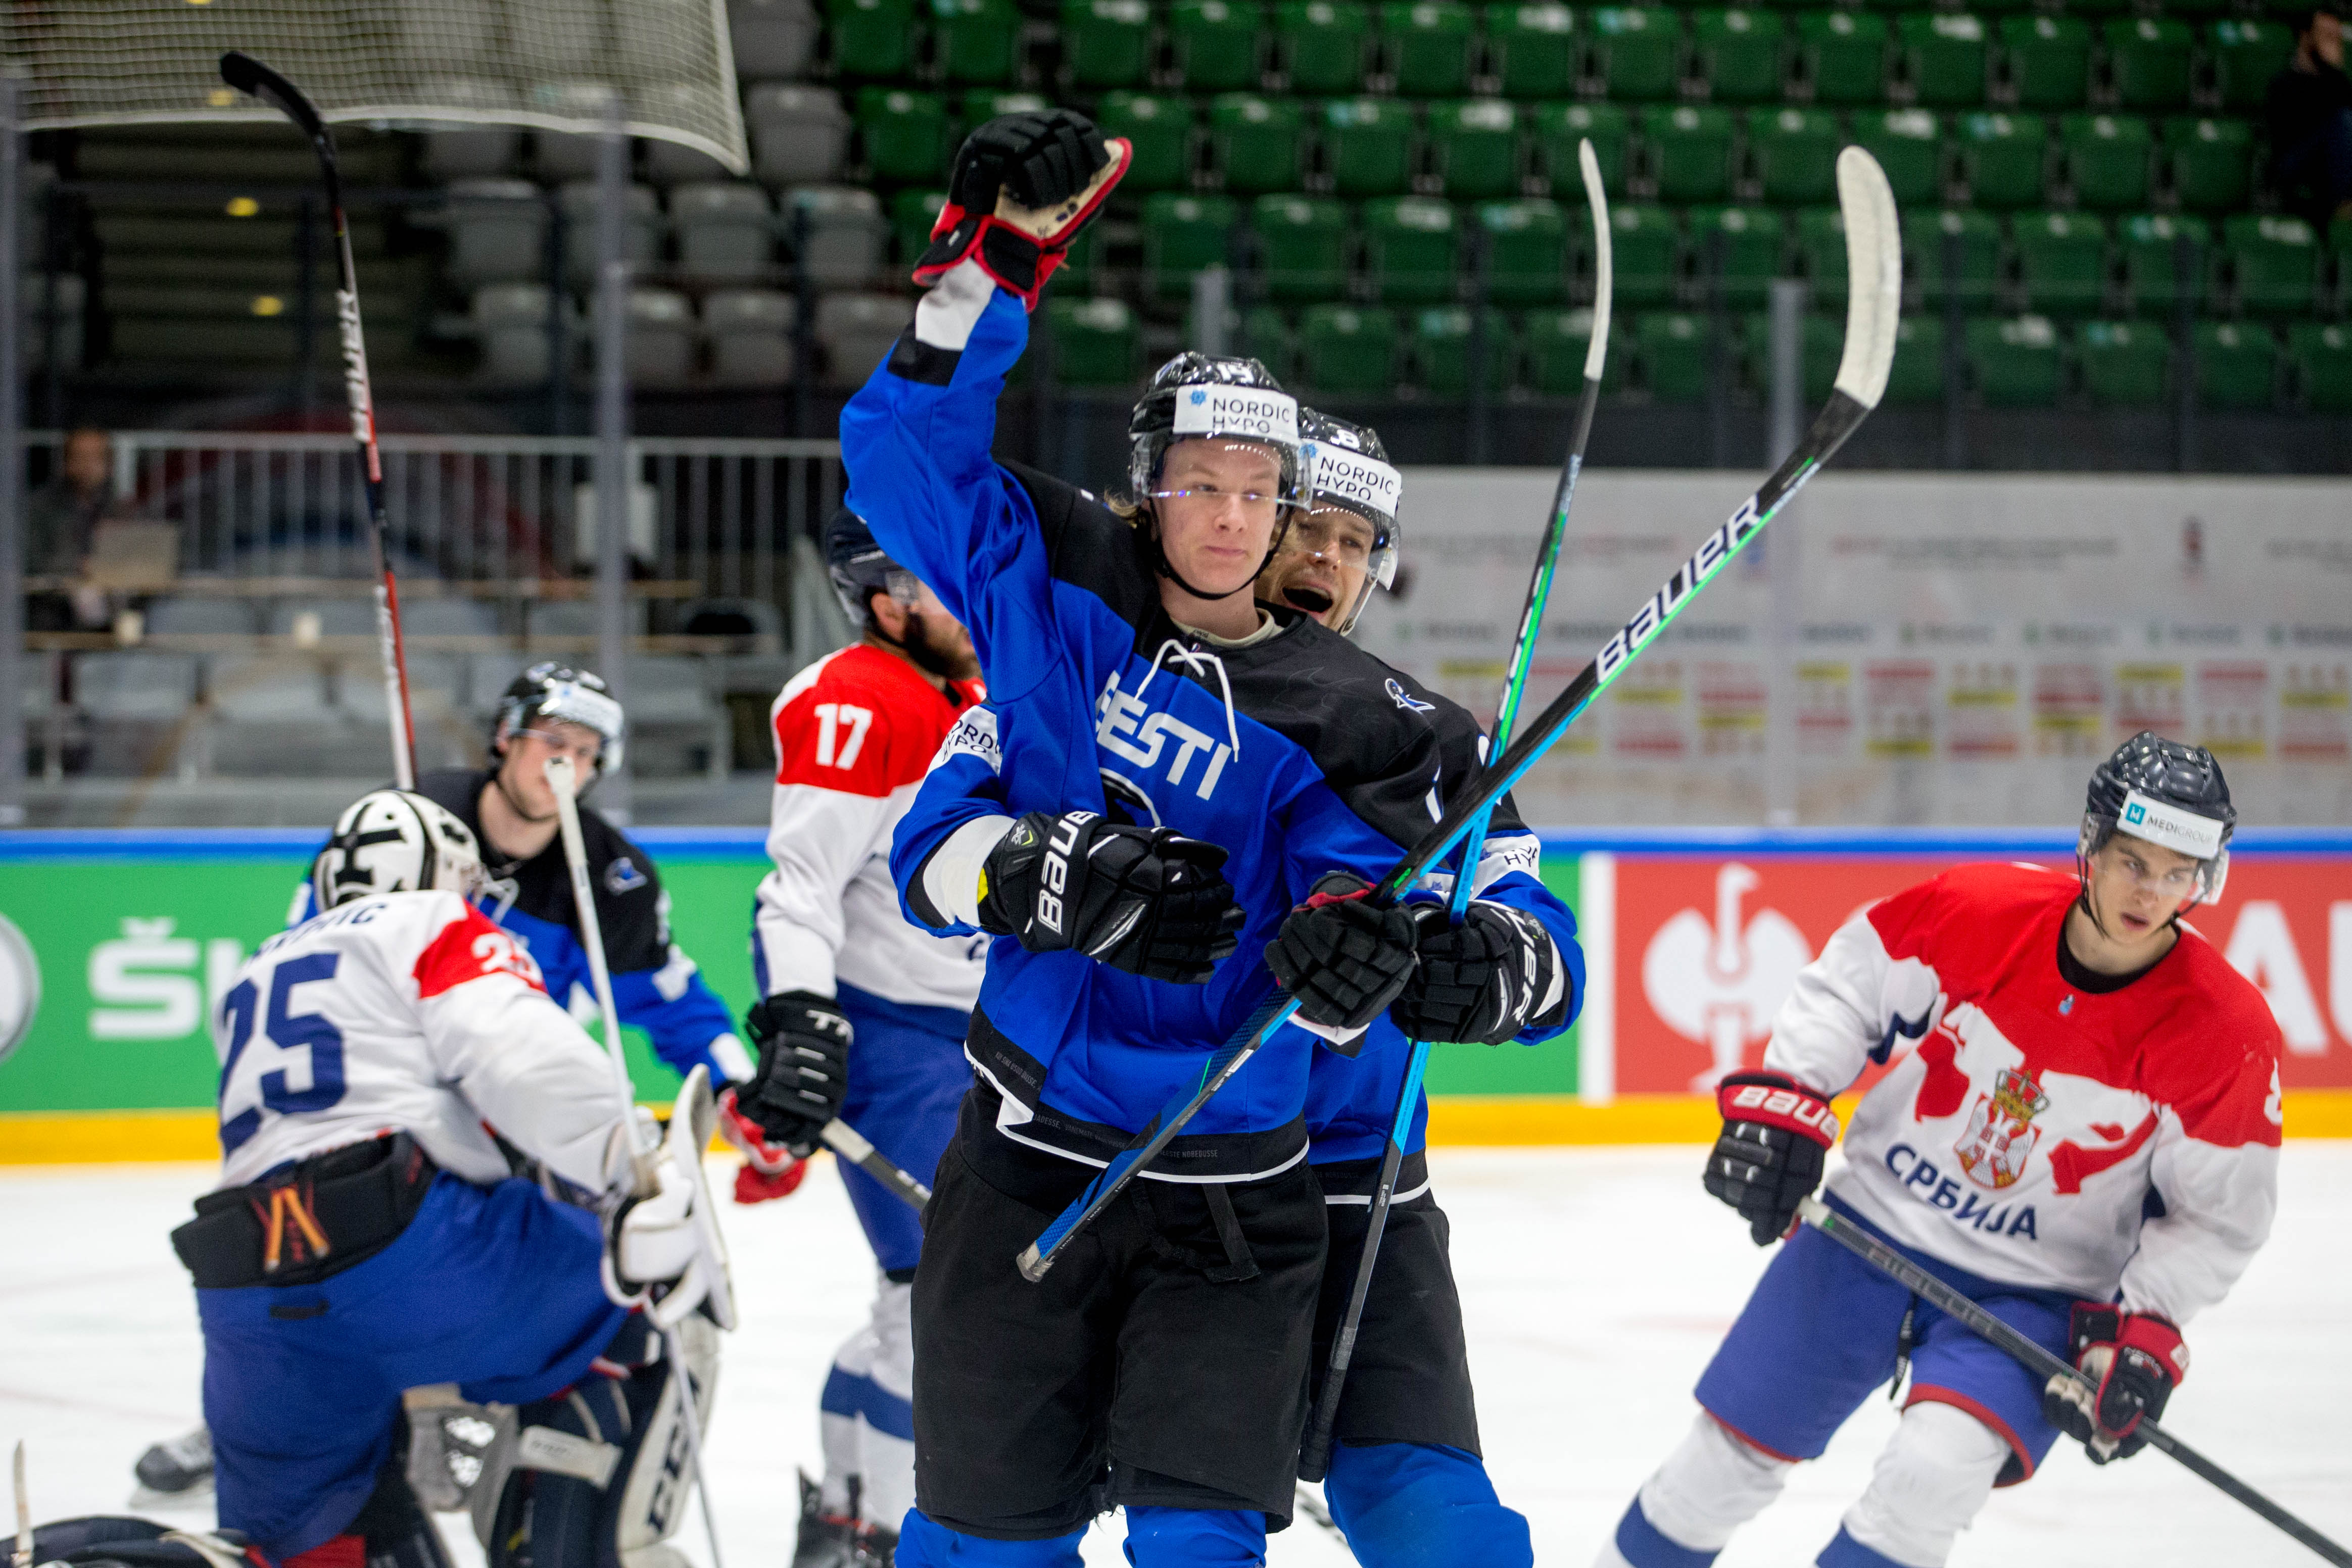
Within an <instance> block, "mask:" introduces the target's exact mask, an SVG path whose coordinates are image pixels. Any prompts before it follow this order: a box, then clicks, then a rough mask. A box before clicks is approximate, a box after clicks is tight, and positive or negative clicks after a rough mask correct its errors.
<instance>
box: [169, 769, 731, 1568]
mask: <svg viewBox="0 0 2352 1568" xmlns="http://www.w3.org/2000/svg"><path fill="white" fill-rule="evenodd" d="M312 875H313V881H314V884H315V888H316V892H317V894H318V901H319V904H320V906H321V910H322V912H321V913H320V914H319V915H315V916H313V917H312V918H311V919H310V920H308V921H305V922H303V923H302V924H301V925H297V926H295V927H293V928H292V929H290V930H288V931H285V932H281V933H279V934H278V936H273V937H271V938H269V939H268V941H267V942H264V943H263V944H262V946H261V948H260V950H259V951H258V952H257V953H256V954H255V955H254V956H253V957H252V959H250V960H249V961H248V962H247V964H246V965H245V966H244V967H242V968H240V969H239V970H238V971H237V973H236V976H235V977H234V978H233V980H232V982H231V983H230V985H229V986H228V987H227V988H226V991H225V992H224V993H223V994H222V997H221V999H220V1002H219V1004H218V1006H217V1009H216V1011H215V1015H214V1019H213V1030H214V1041H215V1050H216V1051H217V1052H218V1054H219V1057H220V1061H221V1080H220V1082H221V1091H220V1139H221V1148H222V1151H223V1161H222V1166H221V1182H220V1186H218V1187H217V1188H216V1189H215V1190H214V1191H213V1192H212V1193H211V1194H209V1195H207V1196H206V1197H202V1198H199V1199H198V1200H197V1202H196V1217H195V1218H194V1219H193V1220H191V1221H189V1222H188V1223H187V1224H185V1225H184V1226H182V1227H180V1228H179V1229H177V1230H175V1231H174V1232H173V1238H172V1239H173V1248H174V1249H176V1250H177V1251H178V1253H179V1255H180V1258H181V1260H182V1261H183V1262H184V1263H185V1264H186V1265H187V1267H188V1269H189V1271H190V1272H191V1273H192V1274H193V1275H194V1280H195V1284H196V1304H197V1313H198V1316H199V1318H200V1320H201V1322H202V1325H203V1330H204V1336H205V1380H204V1405H205V1419H206V1422H207V1423H208V1425H209V1426H210V1427H211V1430H212V1433H213V1443H214V1450H215V1456H216V1459H217V1467H218V1493H219V1501H218V1507H219V1517H220V1523H221V1525H222V1526H223V1527H224V1528H225V1529H229V1530H235V1531H241V1532H243V1534H244V1535H245V1536H246V1537H247V1539H248V1540H249V1541H250V1542H251V1543H252V1545H253V1547H254V1548H255V1557H256V1561H257V1562H259V1563H265V1564H268V1568H362V1563H380V1564H391V1565H395V1568H446V1558H445V1557H444V1556H443V1554H442V1551H441V1547H440V1543H439V1539H438V1537H437V1536H436V1534H435V1531H434V1526H433V1524H432V1522H431V1521H430V1520H429V1519H427V1518H426V1517H425V1514H424V1513H423V1512H422V1511H421V1510H420V1509H419V1507H418V1505H417V1500H416V1496H415V1492H414V1491H413V1490H412V1489H411V1487H410V1485H409V1483H408V1480H407V1479H406V1478H405V1476H404V1459H405V1458H407V1453H406V1450H407V1448H408V1443H407V1438H406V1430H405V1419H406V1418H405V1416H404V1409H403V1404H402V1391H403V1390H404V1389H411V1388H416V1387H420V1386H424V1385H442V1384H452V1383H454V1384H457V1385H460V1388H461V1390H462V1393H463V1396H464V1397H465V1398H467V1399H468V1400H472V1401H477V1402H480V1403H482V1404H484V1405H489V1404H491V1403H493V1402H495V1403H496V1404H498V1405H503V1406H513V1407H515V1408H514V1411H513V1415H512V1425H511V1426H510V1427H506V1428H504V1429H503V1441H501V1442H499V1443H498V1444H495V1445H492V1446H491V1447H490V1448H489V1449H488V1454H487V1462H486V1465H485V1467H484V1469H483V1471H482V1473H481V1474H480V1475H479V1476H478V1478H477V1479H476V1480H475V1483H474V1492H473V1499H472V1500H473V1504H474V1509H475V1513H476V1519H477V1529H478V1531H479V1532H480V1534H481V1535H482V1538H483V1540H484V1542H485V1543H486V1545H487V1546H488V1561H489V1562H490V1563H492V1564H494V1565H502V1564H510V1563H511V1564H521V1563H530V1564H532V1565H533V1568H551V1565H552V1564H555V1563H562V1564H563V1565H565V1568H598V1564H600V1563H601V1564H604V1565H606V1568H609V1565H610V1564H611V1563H614V1561H615V1558H616V1556H617V1555H618V1554H619V1553H620V1552H632V1553H635V1555H633V1556H631V1557H630V1558H629V1559H628V1560H629V1561H631V1562H632V1563H637V1564H640V1565H641V1568H650V1565H651V1564H656V1563H661V1562H664V1561H667V1559H666V1558H664V1557H662V1556H661V1555H660V1554H659V1552H654V1553H653V1554H652V1555H650V1556H648V1555H646V1552H645V1551H644V1550H643V1549H648V1548H656V1547H657V1545H658V1542H660V1540H661V1538H662V1537H663V1536H664V1535H666V1534H667V1533H668V1531H669V1530H670V1528H671V1527H672V1526H673V1524H674V1523H675V1522H676V1521H677V1519H679V1518H680V1517H681V1516H682V1514H683V1509H682V1508H681V1507H680V1506H679V1505H678V1501H677V1496H678V1492H679V1487H678V1483H677V1476H676V1473H675V1471H676V1467H677V1452H675V1451H673V1450H676V1449H680V1448H682V1447H683V1444H682V1442H681V1438H682V1436H683V1435H682V1434H681V1433H680V1431H679V1429H678V1422H679V1421H680V1420H681V1419H682V1418H683V1417H682V1415H681V1413H680V1412H681V1410H682V1408H683V1403H682V1400H681V1397H680V1394H681V1390H680V1388H679V1387H678V1386H677V1385H675V1384H673V1383H672V1381H671V1380H672V1378H673V1376H674V1375H676V1374H677V1371H678V1370H679V1369H678V1368H677V1365H676V1364H674V1363H672V1362H671V1361H670V1360H669V1359H667V1358H666V1357H664V1356H663V1355H662V1354H660V1350H659V1345H660V1342H659V1340H658V1339H656V1338H654V1337H653V1336H650V1335H649V1334H648V1333H647V1332H646V1319H645V1315H644V1314H643V1313H641V1312H635V1311H631V1310H629V1309H626V1308H625V1307H623V1306H618V1305H615V1304H614V1300H613V1299H612V1298H611V1296H609V1295H608V1290H609V1291H613V1292H614V1293H617V1294H622V1295H634V1294H635V1293H639V1292H642V1291H644V1290H645V1289H646V1287H647V1286H648V1285H649V1284H656V1283H658V1282H662V1281H672V1282H674V1283H675V1287H676V1291H677V1292H678V1293H676V1294H673V1295H672V1296H670V1297H669V1298H668V1299H667V1300H666V1301H663V1303H662V1311H663V1312H664V1314H665V1317H668V1316H670V1315H671V1314H673V1313H678V1312H683V1313H688V1316H687V1317H686V1320H685V1325H684V1330H683V1331H682V1333H681V1338H682V1339H683V1340H684V1342H685V1343H687V1344H688V1346H689V1349H688V1357H689V1359H690V1360H692V1361H693V1362H694V1363H695V1364H694V1366H693V1380H694V1382H695V1384H696V1385H698V1386H697V1390H696V1392H697V1399H698V1405H699V1407H700V1408H701V1410H702V1412H703V1415H704V1416H705V1418H706V1419H707V1417H708V1414H709V1398H710V1393H711V1383H712V1377H713V1375H714V1374H715V1371H716V1334H715V1332H714V1331H713V1329H712V1325H711V1323H710V1322H709V1321H708V1320H707V1319H705V1318H703V1317H701V1316H698V1315H693V1313H692V1309H695V1308H696V1307H697V1306H698V1304H700V1303H702V1301H703V1296H704V1293H705V1292H712V1293H713V1295H712V1301H714V1302H715V1301H722V1300H723V1299H724V1298H723V1291H724V1288H725V1287H724V1262H723V1259H720V1258H717V1257H715V1256H714V1254H713V1250H712V1249H711V1247H710V1246H709V1243H708V1241H707V1240H706V1239H705V1238H704V1235H703V1227H704V1223H705V1221H704V1218H703V1217H704V1216H706V1215H707V1214H708V1207H707V1204H708V1195H707V1194H705V1193H703V1192H702V1191H701V1189H700V1176H699V1171H700V1167H699V1165H698V1162H696V1161H693V1160H680V1159H666V1160H665V1161H664V1162H663V1163H662V1164H660V1165H659V1166H657V1167H656V1172H655V1173H654V1176H655V1183H654V1185H652V1186H650V1188H649V1189H648V1188H647V1187H646V1186H641V1183H640V1180H639V1177H638V1173H637V1172H636V1170H635V1161H634V1158H633V1151H634V1148H635V1145H634V1143H633V1135H634V1134H635V1128H634V1127H632V1126H630V1125H629V1124H627V1123H625V1121H624V1120H623V1113H622V1110H621V1108H620V1107H619V1106H618V1105H617V1104H616V1103H615V1100H614V1084H613V1079H612V1075H611V1071H610V1068H609V1065H608V1063H607V1061H606V1059H605V1057H604V1053H603V1052H602V1051H600V1050H598V1048H597V1047H596V1046H595V1044H594V1043H593V1041H592V1040H589V1038H588V1037H587V1036H586V1035H585V1034H583V1032H582V1031H581V1030H580V1027H579V1026H578V1025H577V1024H575V1023H574V1022H572V1019H571V1018H570V1017H569V1015H567V1014H566V1013H565V1011H564V1009H562V1008H561V1007H558V1006H557V1005H556V1004H555V1003H554V1002H553V1001H551V1000H550V999H549V998H548V996H547V993H546V991H545V989H544V988H542V986H541V980H540V975H539V970H538V968H537V967H536V966H535V965H534V964H533V963H532V961H531V957H530V954H529V952H527V951H526V950H525V949H524V948H523V946H521V945H520V943H518V942H517V941H516V940H515V939H514V937H513V936H510V935H509V933H507V932H505V931H502V930H500V929H499V927H497V926H495V925H491V924H490V923H489V921H488V919H487V918H485V917H484V915H482V914H481V912H480V911H479V910H478V909H476V908H474V907H473V906H472V905H471V904H469V903H468V902H467V898H468V895H469V894H473V893H476V892H477V891H478V884H479V882H480V877H481V865H480V861H479V859H478V854H477V852H476V850H475V847H474V840H473V835H472V833H471V832H470V831H467V828H466V826H465V824H464V823H462V822H460V821H457V819H456V817H455V816H453V815H452V814H451V813H450V812H448V811H447V810H444V809H443V808H442V807H440V806H438V805H436V804H435V803H434V802H433V801H431V800H426V799H425V797H423V796H421V795H416V794H408V793H403V792H400V791H396V790H388V789H387V790H378V791H376V792H374V793H373V794H370V795H367V796H364V797H362V799H361V800H359V801H358V802H357V803H356V804H354V805H353V806H352V807H351V808H350V809H349V810H346V811H345V812H344V814H343V816H342V819H341V821H340V822H338V824H337V828H336V834H335V837H334V840H333V841H332V842H331V843H330V844H329V845H328V847H327V848H326V849H325V850H324V851H322V852H320V855H319V857H318V861H317V862H316V865H315V867H314V868H313V873H312ZM708 1104H709V1102H708V1083H707V1080H706V1078H705V1077H704V1075H702V1074H701V1073H696V1074H693V1075H692V1076H691V1077H690V1078H689V1080H688V1089H687V1092H686V1094H685V1095H683V1096H682V1097H681V1100H680V1106H681V1110H682V1111H686V1112H688V1113H689V1118H690V1120H689V1124H690V1126H691V1127H692V1128H693V1129H696V1130H699V1131H700V1132H701V1133H702V1134H703V1135H704V1136H705V1137H707V1136H708V1135H709V1126H710V1125H711V1119H710V1117H709V1114H708ZM696 1111H699V1112H700V1114H699V1116H698V1119H696V1118H694V1117H693V1115H692V1113H695V1112H696ZM485 1124H488V1125H489V1126H495V1127H496V1129H497V1132H498V1135H499V1137H500V1138H502V1139H504V1140H505V1141H506V1142H507V1143H508V1144H510V1145H513V1146H515V1147H517V1148H520V1149H521V1150H522V1151H524V1152H525V1153H526V1154H527V1155H530V1157H532V1158H533V1159H536V1160H537V1161H539V1162H541V1165H542V1166H544V1168H545V1170H546V1171H547V1173H549V1176H551V1178H552V1180H553V1182H554V1183H556V1184H560V1186H562V1188H563V1189H565V1190H566V1191H568V1192H572V1193H576V1194H577V1195H579V1196H580V1197H581V1198H582V1200H583V1202H584V1203H585V1204H588V1205H590V1206H593V1207H574V1206H572V1205H571V1204H567V1203H564V1202H561V1201H558V1200H557V1199H555V1198H554V1197H551V1196H549V1193H548V1192H547V1191H545V1190H542V1188H541V1186H539V1185H537V1184H535V1183H533V1182H530V1181H527V1180H522V1179H519V1178H514V1177H511V1176H509V1165H508V1161H507V1158H506V1156H505V1155H504V1154H503V1153H502V1152H501V1150H500V1148H499V1145H498V1144H497V1143H495V1142H494V1141H493V1139H492V1137H491V1134H490V1133H489V1132H488V1131H487V1130H486V1125H485ZM691 1141H692V1140H691V1138H690V1137H688V1138H684V1139H674V1140H673V1145H674V1146H675V1147H682V1146H684V1145H685V1144H687V1143H690V1142H691ZM641 1191H642V1192H643V1196H642V1197H639V1196H638V1195H639V1193H640V1192H641ZM600 1215H601V1221H600ZM606 1275H609V1276H610V1281H609V1283H608V1282H607V1281H606V1280H605V1279H604V1278H603V1276H606ZM541 1427H544V1428H548V1430H547V1431H546V1432H545V1433H543V1434H541V1436H539V1437H533V1436H532V1434H533V1430H534V1429H535V1428H541Z"/></svg>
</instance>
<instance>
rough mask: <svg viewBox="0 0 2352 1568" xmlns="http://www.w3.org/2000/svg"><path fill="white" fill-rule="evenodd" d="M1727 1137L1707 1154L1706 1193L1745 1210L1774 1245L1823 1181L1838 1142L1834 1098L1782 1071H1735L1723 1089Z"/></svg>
mask: <svg viewBox="0 0 2352 1568" xmlns="http://www.w3.org/2000/svg"><path fill="white" fill-rule="evenodd" d="M1715 1103H1716V1108H1717V1110H1719V1111H1721V1112H1722V1113H1723V1135H1722V1136H1721V1137H1719V1138H1717V1139H1716V1141H1715V1147H1714V1148H1713V1149H1711V1150H1709V1151H1708V1153H1707V1156H1706V1190H1707V1191H1709V1192H1711V1193H1713V1194H1714V1195H1715V1196H1716V1197H1719V1198H1721V1199H1722V1200H1723V1201H1724V1202H1726V1203H1727V1204H1729V1205H1730V1206H1731V1207H1734V1208H1736V1209H1738V1211H1739V1216H1740V1218H1743V1219H1745V1220H1747V1221H1748V1235H1749V1236H1750V1237H1752V1238H1754V1239H1755V1242H1756V1245H1757V1246H1759V1247H1769V1246H1770V1245H1771V1244H1772V1243H1773V1242H1774V1241H1776V1240H1778V1239H1780V1238H1781V1237H1783V1236H1785V1235H1787V1234H1788V1233H1789V1227H1790V1225H1792V1224H1794V1223H1795V1221H1796V1218H1797V1205H1798V1204H1800V1203H1801V1202H1802V1201H1804V1200H1805V1199H1806V1198H1808V1197H1811V1196H1812V1192H1813V1188H1815V1187H1816V1186H1820V1185H1821V1180H1822V1166H1823V1164H1825V1163H1826V1162H1827V1160H1828V1158H1829V1151H1830V1145H1832V1144H1834V1143H1836V1142H1837V1135H1838V1120H1837V1116H1836V1113H1833V1112H1832V1111H1831V1109H1830V1103H1829V1101H1828V1100H1827V1099H1826V1098H1824V1097H1823V1096H1822V1095H1820V1094H1816V1093H1814V1092H1812V1091H1811V1090H1810V1089H1808V1088H1806V1087H1805V1086H1804V1085H1803V1084H1801V1083H1800V1082H1797V1081H1796V1080H1795V1079H1793V1078H1790V1077H1789V1076H1787V1075H1786V1074H1785V1073H1780V1072H1732V1073H1727V1074H1726V1075H1725V1076H1724V1079H1723V1082H1722V1083H1721V1084H1719V1085H1718V1086H1717V1089H1716V1092H1715Z"/></svg>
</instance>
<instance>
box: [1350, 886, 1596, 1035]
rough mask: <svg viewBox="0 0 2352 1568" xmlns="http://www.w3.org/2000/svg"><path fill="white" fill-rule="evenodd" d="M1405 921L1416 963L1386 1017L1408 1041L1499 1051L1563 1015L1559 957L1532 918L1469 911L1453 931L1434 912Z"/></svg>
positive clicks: (1482, 908) (1416, 912) (1477, 908)
mask: <svg viewBox="0 0 2352 1568" xmlns="http://www.w3.org/2000/svg"><path fill="white" fill-rule="evenodd" d="M1412 914H1413V916H1414V918H1415V919H1416V920H1418V921H1419V923H1420V929H1421V935H1420V937H1419V939H1418V940H1417V941H1416V942H1415V944H1414V953H1415V956H1417V957H1418V958H1419V960H1420V962H1419V964H1418V966H1417V967H1415V968H1414V970H1413V974H1412V978H1411V979H1409V980H1407V981H1406V982H1405V987H1404V990H1403V991H1402V993H1401V994H1400V995H1399V996H1398V997H1397V999H1396V1005H1395V1006H1393V1007H1391V1009H1389V1017H1390V1018H1391V1019H1393V1020H1394V1021H1395V1023H1396V1026H1397V1028H1399V1029H1401V1030H1403V1031H1404V1033H1405V1037H1406V1038H1407V1039H1409V1040H1454V1041H1457V1042H1459V1043H1462V1044H1465V1045H1501V1044H1502V1043H1504V1042H1505V1041H1506V1040H1513V1039H1516V1038H1517V1036H1518V1035H1519V1033H1520V1032H1521V1031H1522V1030H1526V1029H1528V1027H1530V1026H1531V1025H1534V1024H1537V1023H1539V1022H1544V1021H1547V1020H1553V1019H1559V1017H1560V1016H1561V1014H1562V1013H1563V1012H1564V1011H1565V1009H1567V1006H1568V1002H1569V996H1568V986H1567V984H1566V982H1565V980H1564V978H1563V977H1561V975H1560V972H1559V949H1558V948H1556V947H1555V946H1552V940H1551V934H1550V933H1549V932H1548V931H1546V930H1545V929H1544V928H1543V927H1542V925H1539V924H1538V923H1537V921H1536V920H1535V918H1534V917H1533V916H1531V915H1522V914H1520V913H1519V912H1518V911H1517V910H1516V909H1510V908H1507V907H1505V906H1504V905H1502V904H1475V903H1474V904H1471V905H1470V907H1469V909H1468V910H1467V911H1465V913H1464V915H1463V917H1462V924H1461V925H1454V924H1453V923H1452V922H1451V921H1450V920H1449V919H1448V918H1447V916H1446V912H1445V911H1444V909H1443V908H1440V907H1438V906H1436V905H1433V904H1419V905H1415V906H1414V907H1413V909H1412Z"/></svg>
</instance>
